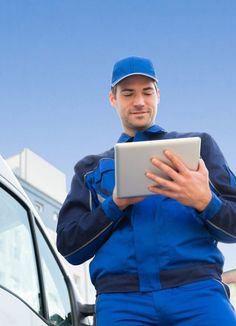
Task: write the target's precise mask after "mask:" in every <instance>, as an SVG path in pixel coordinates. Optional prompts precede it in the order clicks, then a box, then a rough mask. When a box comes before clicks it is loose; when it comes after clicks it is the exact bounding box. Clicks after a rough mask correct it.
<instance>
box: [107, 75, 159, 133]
mask: <svg viewBox="0 0 236 326" xmlns="http://www.w3.org/2000/svg"><path fill="white" fill-rule="evenodd" d="M109 97H110V103H111V105H112V106H113V107H114V108H116V110H117V113H118V115H119V116H120V119H121V122H122V125H123V128H124V131H125V132H126V133H127V134H128V135H130V136H133V135H134V134H135V131H137V130H140V131H142V130H145V129H146V128H148V127H150V126H151V125H152V124H153V123H154V121H155V118H156V114H157V106H158V104H159V100H160V95H159V90H158V89H156V87H155V84H154V81H153V80H152V79H150V78H148V77H145V76H142V75H134V76H130V77H127V78H125V79H124V80H122V81H121V82H120V83H119V84H118V85H117V86H116V93H115V94H113V93H112V92H111V93H110V96H109Z"/></svg>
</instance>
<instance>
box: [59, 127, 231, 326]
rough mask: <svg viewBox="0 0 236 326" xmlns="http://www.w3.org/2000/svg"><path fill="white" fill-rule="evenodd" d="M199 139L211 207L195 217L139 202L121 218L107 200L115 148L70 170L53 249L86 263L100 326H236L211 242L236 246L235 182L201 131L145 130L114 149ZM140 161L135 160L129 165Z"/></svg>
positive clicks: (177, 207)
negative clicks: (130, 143)
mask: <svg viewBox="0 0 236 326" xmlns="http://www.w3.org/2000/svg"><path fill="white" fill-rule="evenodd" d="M194 136H198V137H201V157H202V158H203V160H204V162H205V164H206V167H207V168H208V170H209V178H210V187H211V191H212V200H211V202H210V203H209V205H208V207H207V208H206V209H205V210H204V211H203V212H201V213H198V212H197V211H196V210H195V209H193V208H191V207H187V206H184V205H182V204H181V203H179V202H177V201H176V200H173V199H170V198H167V197H164V196H160V195H152V196H147V197H146V198H145V199H144V200H143V201H142V202H139V203H137V204H135V205H132V206H129V207H128V208H127V209H125V210H124V211H121V210H120V209H119V208H118V207H117V205H116V204H115V203H114V202H113V200H112V192H113V188H114V149H110V150H108V151H107V152H105V153H102V154H100V155H90V156H87V157H85V158H84V159H83V160H81V161H80V162H78V163H77V165H76V166H75V175H74V177H73V180H72V185H71V190H70V192H69V194H68V196H67V198H66V200H65V203H64V205H63V207H62V209H61V211H60V214H59V220H58V227H57V246H58V250H59V251H60V252H61V254H62V255H63V256H64V257H65V258H66V259H67V260H68V261H69V262H70V263H72V264H75V265H77V264H81V263H83V262H84V261H86V260H88V259H90V258H92V257H94V258H93V260H92V262H91V263H90V275H91V280H92V282H93V284H94V286H95V288H96V290H97V294H98V296H97V304H96V309H97V310H96V311H97V325H98V326H106V325H109V326H112V325H124V326H138V325H167V326H170V325H181V326H182V325H183V326H185V325H190V326H193V325H196V326H202V325H207V326H211V325H212V326H213V325H214V326H215V325H229V326H231V325H236V317H235V312H234V310H233V308H232V306H231V304H230V302H229V299H228V293H227V291H228V289H227V287H226V286H225V285H224V284H223V283H222V282H221V274H222V267H223V263H224V257H223V255H222V253H221V252H220V250H219V249H218V247H217V242H218V241H222V242H228V243H230V242H232V243H233V242H236V178H235V176H234V175H233V173H232V172H231V171H230V169H229V167H228V165H227V163H226V161H225V159H224V157H223V155H222V153H221V151H220V149H219V147H218V146H217V144H216V143H215V141H214V140H213V139H212V137H211V136H210V135H208V134H206V133H178V132H166V131H165V130H164V129H162V128H160V127H159V126H157V125H153V126H152V127H150V128H149V129H147V130H146V131H144V132H137V134H136V135H135V137H134V138H131V137H130V136H128V135H126V134H122V135H121V137H120V139H119V142H126V141H143V140H156V139H169V138H183V137H194ZM137 164H138V162H137Z"/></svg>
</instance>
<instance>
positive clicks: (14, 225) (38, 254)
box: [0, 156, 94, 326]
mask: <svg viewBox="0 0 236 326" xmlns="http://www.w3.org/2000/svg"><path fill="white" fill-rule="evenodd" d="M93 314H94V305H86V304H83V303H82V300H81V298H80V296H79V293H78V291H77V289H76V286H75V285H74V283H73V280H72V279H71V277H70V275H69V274H68V273H67V271H66V268H65V267H64V264H63V261H62V258H61V257H60V256H59V254H58V253H57V251H56V249H55V247H54V245H53V244H52V242H51V241H50V240H49V236H48V235H47V231H46V229H45V227H44V225H43V223H42V222H41V219H40V217H39V215H38V213H37V211H36V210H35V208H34V206H33V204H32V203H31V201H30V200H29V198H28V196H27V195H26V193H25V191H24V190H23V188H22V187H21V185H20V184H19V182H18V180H17V179H16V177H15V176H14V174H13V173H12V171H11V170H10V168H9V167H8V166H7V164H6V162H5V161H4V160H3V158H2V157H1V156H0V325H7V326H15V325H17V326H45V325H60V326H85V325H91V324H92V323H90V319H89V318H87V316H92V315H93Z"/></svg>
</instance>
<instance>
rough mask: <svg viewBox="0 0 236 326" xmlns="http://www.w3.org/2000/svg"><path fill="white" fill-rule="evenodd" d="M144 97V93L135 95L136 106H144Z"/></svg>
mask: <svg viewBox="0 0 236 326" xmlns="http://www.w3.org/2000/svg"><path fill="white" fill-rule="evenodd" d="M144 103H145V102H144V97H143V94H136V95H135V97H134V105H135V106H143V105H144Z"/></svg>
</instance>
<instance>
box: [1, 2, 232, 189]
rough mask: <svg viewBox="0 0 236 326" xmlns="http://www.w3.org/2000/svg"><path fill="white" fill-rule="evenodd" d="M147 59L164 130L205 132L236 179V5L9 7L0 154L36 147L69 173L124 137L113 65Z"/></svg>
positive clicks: (4, 21)
mask: <svg viewBox="0 0 236 326" xmlns="http://www.w3.org/2000/svg"><path fill="white" fill-rule="evenodd" d="M130 55H137V56H144V57H148V58H150V59H151V60H152V61H153V64H154V66H155V67H156V72H157V75H158V79H159V86H160V91H161V103H160V105H159V108H158V115H157V124H159V125H161V126H162V127H164V128H165V129H166V130H168V131H173V130H177V131H205V132H208V133H210V134H211V135H212V136H213V137H214V138H215V140H216V141H217V143H218V144H219V146H220V148H221V150H222V152H223V153H224V155H225V157H226V159H227V161H228V163H229V166H230V167H231V169H232V170H233V171H234V172H236V151H235V125H236V108H235V103H236V60H235V58H236V1H235V0H199V1H189V0H178V1H177V0H119V1H117V0H100V1H98V0H83V1H82V0H21V1H19V0H0V112H1V129H0V153H1V155H2V156H3V157H4V158H8V157H10V156H12V155H15V154H17V153H19V152H20V151H22V150H23V149H24V148H29V149H31V150H32V151H34V152H35V153H36V154H38V155H39V156H41V157H43V158H44V159H45V160H47V161H48V162H49V163H51V164H53V165H54V166H55V167H57V168H58V169H60V170H61V171H62V172H64V173H65V174H66V177H67V185H68V189H69V185H70V181H71V178H72V176H73V167H74V165H75V163H76V162H77V161H78V160H80V159H81V158H83V157H84V156H85V155H88V154H96V153H100V152H103V151H105V150H107V149H109V148H111V147H112V146H113V145H114V143H115V142H116V141H117V139H118V138H119V136H120V133H121V132H122V128H121V124H120V121H119V118H118V117H117V114H116V112H115V110H114V109H113V108H112V107H111V106H110V104H109V101H108V93H109V90H110V80H111V72H112V68H113V64H114V63H115V62H116V61H117V60H119V59H121V58H123V57H126V56H130Z"/></svg>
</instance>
